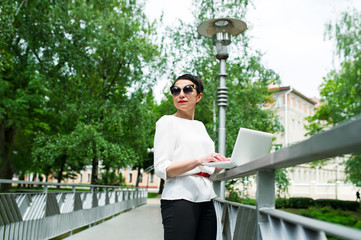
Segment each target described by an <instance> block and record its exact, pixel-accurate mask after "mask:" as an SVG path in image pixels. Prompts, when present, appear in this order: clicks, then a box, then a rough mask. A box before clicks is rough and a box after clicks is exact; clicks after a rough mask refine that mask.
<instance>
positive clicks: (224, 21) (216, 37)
mask: <svg viewBox="0 0 361 240" xmlns="http://www.w3.org/2000/svg"><path fill="white" fill-rule="evenodd" d="M246 28H247V25H246V23H244V22H243V21H242V20H239V19H234V18H216V19H211V20H208V21H205V22H203V23H201V24H200V25H199V26H198V28H197V31H198V33H199V34H200V35H202V36H204V37H208V38H212V40H213V46H214V47H215V50H216V58H217V59H218V60H219V74H218V77H219V87H218V88H217V105H218V108H219V126H218V152H219V153H220V154H223V155H225V154H226V107H227V105H228V88H227V87H226V77H227V73H226V60H227V58H228V56H229V54H228V45H230V44H231V38H232V36H237V35H238V34H240V33H242V32H243V31H244V30H246ZM214 188H215V191H216V193H217V194H218V196H219V197H220V198H222V199H224V198H225V184H224V181H222V182H220V183H219V182H218V183H216V184H215V185H214Z"/></svg>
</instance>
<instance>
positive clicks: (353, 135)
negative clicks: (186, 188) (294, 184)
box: [211, 118, 361, 181]
mask: <svg viewBox="0 0 361 240" xmlns="http://www.w3.org/2000/svg"><path fill="white" fill-rule="evenodd" d="M351 153H361V118H358V119H355V120H352V121H349V122H346V123H344V124H340V125H338V126H336V127H334V128H332V129H331V130H328V131H325V132H322V133H319V134H316V135H314V136H312V137H310V138H309V139H307V140H305V141H303V142H300V143H297V144H295V145H292V146H289V147H285V148H282V149H280V150H278V151H276V152H273V153H271V154H268V155H266V156H263V157H261V158H258V159H256V160H254V161H252V162H249V163H246V164H244V165H241V166H238V167H235V168H232V169H230V170H228V171H225V172H223V173H220V174H217V175H213V176H212V177H211V179H212V180H213V181H224V180H229V179H234V178H239V177H244V176H249V175H252V174H255V173H256V172H257V171H258V170H260V169H280V168H286V167H291V166H295V165H298V164H301V163H308V162H313V161H317V160H322V159H325V158H331V157H335V156H340V155H343V154H351Z"/></svg>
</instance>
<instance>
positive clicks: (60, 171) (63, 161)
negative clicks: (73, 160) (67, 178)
mask: <svg viewBox="0 0 361 240" xmlns="http://www.w3.org/2000/svg"><path fill="white" fill-rule="evenodd" d="M65 161H66V157H65V156H63V157H61V165H60V170H59V173H58V183H61V180H62V179H63V172H64V166H65ZM57 188H58V189H60V186H57Z"/></svg>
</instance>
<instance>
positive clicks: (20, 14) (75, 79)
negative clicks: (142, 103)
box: [0, 0, 162, 183]
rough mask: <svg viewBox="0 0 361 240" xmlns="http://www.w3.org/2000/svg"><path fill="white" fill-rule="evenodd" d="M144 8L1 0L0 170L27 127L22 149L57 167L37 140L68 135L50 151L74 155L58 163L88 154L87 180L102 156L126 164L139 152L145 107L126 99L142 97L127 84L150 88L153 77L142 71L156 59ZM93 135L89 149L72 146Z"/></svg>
mask: <svg viewBox="0 0 361 240" xmlns="http://www.w3.org/2000/svg"><path fill="white" fill-rule="evenodd" d="M142 10H143V5H142V3H139V2H136V1H125V0H124V1H116V0H110V1H97V0H90V1H86V0H76V1H56V2H44V1H39V0H34V1H20V0H19V1H5V3H4V4H3V3H2V5H1V13H2V14H1V18H2V20H4V21H2V22H1V33H4V35H3V34H0V35H1V44H2V46H1V50H0V51H1V69H0V70H1V72H0V77H1V78H0V81H1V84H0V94H1V105H0V114H1V115H0V120H1V131H2V134H1V135H0V136H1V138H0V147H1V148H0V150H1V163H2V172H1V176H0V177H1V178H11V177H12V175H13V173H14V172H15V171H16V169H15V166H16V165H17V164H16V163H15V162H14V160H15V159H14V157H13V155H14V154H13V153H14V152H18V153H20V151H18V150H17V149H14V146H17V145H16V144H15V143H16V139H17V138H16V136H17V135H16V133H17V132H19V133H21V136H25V135H26V136H29V141H28V142H29V145H28V146H27V151H30V150H29V149H31V146H32V145H33V148H32V150H33V152H34V154H28V156H33V157H34V159H36V161H37V162H38V161H41V163H42V164H44V167H45V168H46V169H47V168H48V167H51V168H53V169H52V170H54V171H56V172H60V171H61V168H62V167H61V166H62V164H60V165H57V164H55V165H54V164H52V162H53V161H55V159H51V158H49V159H46V158H45V157H44V156H45V155H46V153H45V152H44V151H42V150H41V149H42V148H43V149H47V148H55V147H57V144H55V143H58V142H59V141H60V142H61V140H62V139H66V140H67V143H66V144H65V146H67V147H66V149H58V150H59V152H56V151H55V150H54V149H52V150H53V152H54V153H56V154H55V155H54V157H56V156H59V158H62V157H60V155H61V156H63V157H64V161H65V162H67V161H70V162H71V161H73V160H74V158H77V162H78V163H77V164H75V165H74V164H70V162H68V163H65V165H64V166H68V168H72V167H73V166H74V168H75V169H74V170H77V168H76V167H75V166H83V165H84V164H86V163H88V162H89V160H90V159H88V158H89V157H92V159H91V160H92V165H93V174H92V183H96V182H97V178H98V177H97V173H98V165H99V161H100V160H101V161H102V162H103V163H106V166H107V167H113V166H115V165H116V166H119V165H123V166H124V165H125V164H133V163H134V162H137V161H140V159H141V158H142V156H145V155H146V148H144V147H143V145H144V144H143V145H141V146H136V144H137V143H139V141H140V140H139V139H142V138H143V137H144V136H145V134H146V133H144V132H141V131H137V130H138V128H137V127H134V126H136V123H137V121H135V120H136V119H140V118H141V116H140V115H139V114H141V113H142V112H141V111H142V110H141V109H140V108H139V107H135V106H134V104H133V105H131V104H132V103H134V102H133V100H134V101H137V102H138V103H139V101H138V100H137V99H136V98H134V96H135V94H131V93H130V92H137V89H139V90H141V92H142V93H146V92H148V91H149V90H148V89H149V88H150V87H151V86H152V84H153V82H154V76H153V75H150V74H146V73H148V72H151V71H152V68H153V67H154V66H157V67H158V69H159V68H160V67H161V64H162V62H161V60H159V58H158V56H159V53H158V50H157V48H158V47H157V46H156V45H154V44H153V43H152V42H151V40H150V39H151V35H152V34H153V29H154V26H153V24H152V23H149V22H148V21H147V19H146V17H145V15H144V13H143V12H142ZM130 106H132V107H133V108H132V109H130ZM137 110H139V111H137ZM133 113H134V115H133ZM142 114H143V113H142ZM82 130H84V132H81V131H82ZM86 130H89V131H86ZM19 136H20V135H19ZM114 136H117V137H118V138H116V137H114ZM34 137H37V138H39V139H35V142H36V144H35V145H34V144H33V139H34ZM91 137H94V139H92V141H93V142H88V143H89V144H90V145H88V146H87V147H86V149H89V147H93V148H92V149H89V151H90V150H91V151H90V152H91V153H93V154H89V155H87V154H81V153H80V152H82V151H80V152H75V151H72V150H71V146H75V145H76V144H85V143H87V139H89V138H91ZM43 138H44V139H49V142H46V141H45V142H44V139H43ZM78 138H79V139H81V140H82V141H83V140H84V142H82V141H80V142H78V141H77V140H78ZM135 140H136V141H135ZM52 143H54V144H52ZM19 146H20V144H19ZM38 147H39V149H37V148H38ZM78 150H79V149H78ZM21 152H25V151H21ZM60 152H61V154H60ZM44 154H45V155H44ZM76 154H78V155H76ZM120 154H122V156H123V158H121V159H120V160H118V161H117V163H116V164H113V163H112V161H113V160H114V159H116V158H117V156H119V155H120ZM125 156H127V158H125ZM135 156H136V157H135ZM19 158H20V157H19ZM106 158H107V159H106ZM55 166H58V167H57V168H56V167H55ZM70 170H71V169H70Z"/></svg>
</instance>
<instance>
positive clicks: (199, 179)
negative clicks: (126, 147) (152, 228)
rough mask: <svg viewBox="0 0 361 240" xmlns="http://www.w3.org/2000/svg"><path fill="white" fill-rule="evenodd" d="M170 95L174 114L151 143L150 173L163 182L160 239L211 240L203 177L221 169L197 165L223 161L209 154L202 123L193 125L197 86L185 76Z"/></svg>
mask: <svg viewBox="0 0 361 240" xmlns="http://www.w3.org/2000/svg"><path fill="white" fill-rule="evenodd" d="M170 90H171V93H172V95H173V104H174V106H175V107H176V109H177V111H176V113H175V114H173V115H166V116H163V117H162V118H160V119H159V120H158V122H157V124H156V133H155V138H154V166H155V172H156V174H157V175H158V176H159V177H161V178H163V179H164V180H165V181H166V184H165V187H164V190H163V194H162V199H161V211H162V219H163V226H164V239H165V240H177V239H183V240H193V239H194V240H196V239H197V240H201V239H207V240H210V239H216V233H217V223H216V215H215V210H214V205H213V202H212V199H213V198H214V197H216V194H215V192H214V190H213V183H212V181H210V180H209V176H210V174H213V173H217V172H219V171H220V170H221V169H219V168H212V167H206V166H202V164H203V163H207V162H215V161H228V160H229V159H226V158H225V157H224V156H223V155H221V154H218V153H215V152H214V143H213V141H212V139H211V138H210V137H209V135H208V133H207V131H206V128H205V127H204V124H203V123H202V122H200V121H197V120H194V111H195V108H196V105H197V103H198V102H199V101H200V100H201V99H202V97H203V84H202V81H201V80H200V79H199V78H197V77H196V76H193V75H191V74H185V75H182V76H180V77H178V78H177V79H176V80H175V82H174V83H173V85H172V86H171V88H170Z"/></svg>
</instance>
